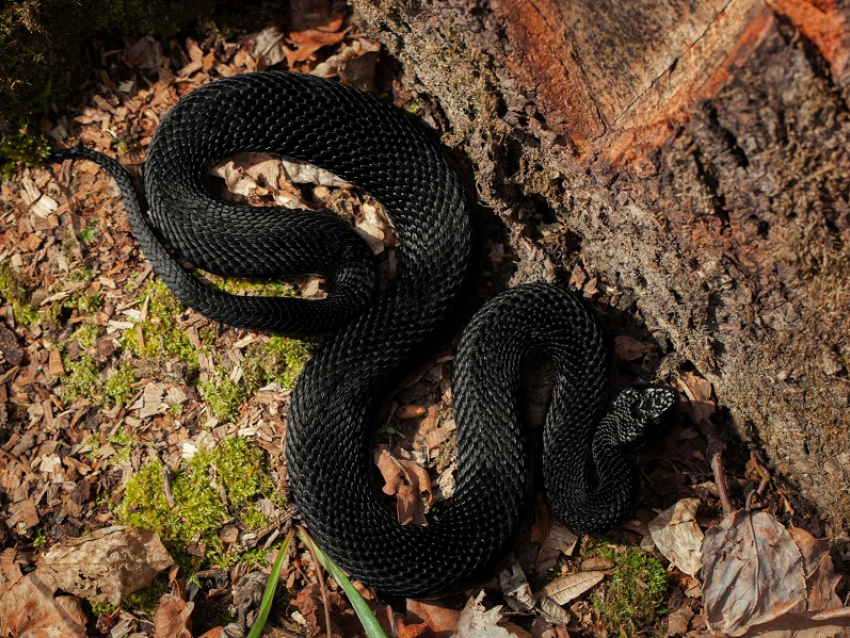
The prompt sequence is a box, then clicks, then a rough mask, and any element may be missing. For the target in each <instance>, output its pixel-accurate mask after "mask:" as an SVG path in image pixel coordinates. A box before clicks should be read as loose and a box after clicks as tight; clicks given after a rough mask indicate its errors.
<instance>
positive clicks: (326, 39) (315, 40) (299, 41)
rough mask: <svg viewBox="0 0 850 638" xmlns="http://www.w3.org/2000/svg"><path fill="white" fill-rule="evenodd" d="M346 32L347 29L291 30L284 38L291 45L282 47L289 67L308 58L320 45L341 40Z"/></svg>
mask: <svg viewBox="0 0 850 638" xmlns="http://www.w3.org/2000/svg"><path fill="white" fill-rule="evenodd" d="M341 24H342V23H341V22H340V23H339V25H340V26H341ZM337 28H339V26H337ZM346 33H347V30H346V31H337V32H332V31H322V30H319V29H307V30H305V31H293V32H292V33H290V34H289V35H288V36H287V38H286V40H287V42H288V43H289V44H290V45H292V46H288V47H285V48H284V53H285V55H286V61H287V63H288V64H289V66H290V67H291V66H294V65H295V64H296V63H298V62H304V61H306V60H309V59H310V58H311V57H312V56H313V54H314V53H316V51H318V50H319V49H321V48H322V47H326V46H333V45H334V44H338V43H339V42H341V41H342V39H343V38H345V34H346Z"/></svg>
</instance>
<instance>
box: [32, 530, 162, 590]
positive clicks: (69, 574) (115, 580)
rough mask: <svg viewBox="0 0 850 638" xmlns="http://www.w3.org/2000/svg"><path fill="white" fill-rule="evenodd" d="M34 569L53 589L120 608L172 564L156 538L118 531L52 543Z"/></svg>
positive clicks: (148, 533)
mask: <svg viewBox="0 0 850 638" xmlns="http://www.w3.org/2000/svg"><path fill="white" fill-rule="evenodd" d="M36 564H37V568H38V569H37V571H38V574H39V577H40V578H41V579H42V580H43V581H44V582H45V583H48V584H49V585H50V586H52V587H55V588H56V589H64V590H65V591H67V592H70V593H72V594H76V595H77V596H80V597H81V598H86V599H88V600H96V601H99V602H104V603H110V604H112V605H120V604H121V598H122V597H123V596H126V595H127V594H131V593H133V592H134V591H137V590H139V589H143V588H144V587H147V586H148V585H150V584H151V582H152V581H153V579H154V578H155V577H156V575H157V574H159V573H160V572H161V571H162V570H164V569H166V568H167V567H170V566H171V565H173V564H174V560H173V559H172V558H171V556H170V555H169V553H168V552H167V551H166V549H165V547H163V545H162V542H160V540H159V535H157V534H156V532H151V531H148V530H144V529H136V528H130V527H123V526H120V525H117V526H114V527H107V528H105V529H99V530H97V531H94V532H92V533H91V534H89V535H88V536H86V537H85V538H74V539H71V540H67V541H64V542H61V543H57V544H56V545H54V546H53V547H52V548H50V551H48V552H47V553H46V554H44V555H43V556H40V557H39V559H38V561H37V563H36Z"/></svg>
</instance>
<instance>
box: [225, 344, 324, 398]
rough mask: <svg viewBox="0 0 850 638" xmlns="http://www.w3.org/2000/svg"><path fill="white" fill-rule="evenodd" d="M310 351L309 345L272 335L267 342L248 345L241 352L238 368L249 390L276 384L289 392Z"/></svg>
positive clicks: (311, 348) (310, 346)
mask: <svg viewBox="0 0 850 638" xmlns="http://www.w3.org/2000/svg"><path fill="white" fill-rule="evenodd" d="M312 352H313V345H312V344H311V343H309V342H306V341H300V340H298V339H288V338H286V337H279V336H273V337H270V338H269V340H268V342H267V343H262V342H255V343H252V344H251V345H250V346H248V348H247V350H246V352H245V362H244V363H243V365H242V367H243V369H244V371H245V383H246V385H247V386H248V388H250V389H251V391H255V390H257V389H259V388H261V387H263V386H264V385H268V384H269V383H279V384H280V385H281V386H282V387H284V388H286V389H287V390H292V388H293V387H295V380H296V378H297V377H298V375H299V374H300V373H301V371H302V370H303V369H304V364H305V363H307V359H309V358H310V355H311V354H312Z"/></svg>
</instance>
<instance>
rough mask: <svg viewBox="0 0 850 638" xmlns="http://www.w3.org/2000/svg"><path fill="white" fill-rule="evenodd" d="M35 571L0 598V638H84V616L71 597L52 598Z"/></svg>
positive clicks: (50, 589)
mask: <svg viewBox="0 0 850 638" xmlns="http://www.w3.org/2000/svg"><path fill="white" fill-rule="evenodd" d="M54 591H55V588H54V587H53V586H52V585H49V584H47V583H44V582H43V581H41V580H40V579H39V577H38V573H37V572H32V573H30V574H27V575H26V576H24V577H23V578H22V579H20V580H19V581H18V582H17V583H16V584H15V585H14V586H12V587H11V588H10V589H8V590H7V591H5V592H3V595H2V596H0V636H9V635H11V636H20V637H21V638H24V637H25V638H77V637H79V638H85V636H86V615H85V614H84V613H83V610H82V607H81V606H80V602H79V601H78V600H77V599H76V598H75V597H74V596H55V597H54V595H53V592H54Z"/></svg>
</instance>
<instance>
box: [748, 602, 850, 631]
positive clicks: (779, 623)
mask: <svg viewBox="0 0 850 638" xmlns="http://www.w3.org/2000/svg"><path fill="white" fill-rule="evenodd" d="M848 628H850V607H839V608H837V609H825V610H821V611H800V612H792V613H790V614H785V615H784V616H781V617H780V618H776V619H775V620H772V621H770V622H768V623H765V624H763V625H758V626H757V627H753V628H752V629H750V631H748V632H747V633H745V634H744V636H743V638H837V637H839V636H840V637H842V638H843V636H846V635H847V632H848Z"/></svg>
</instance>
